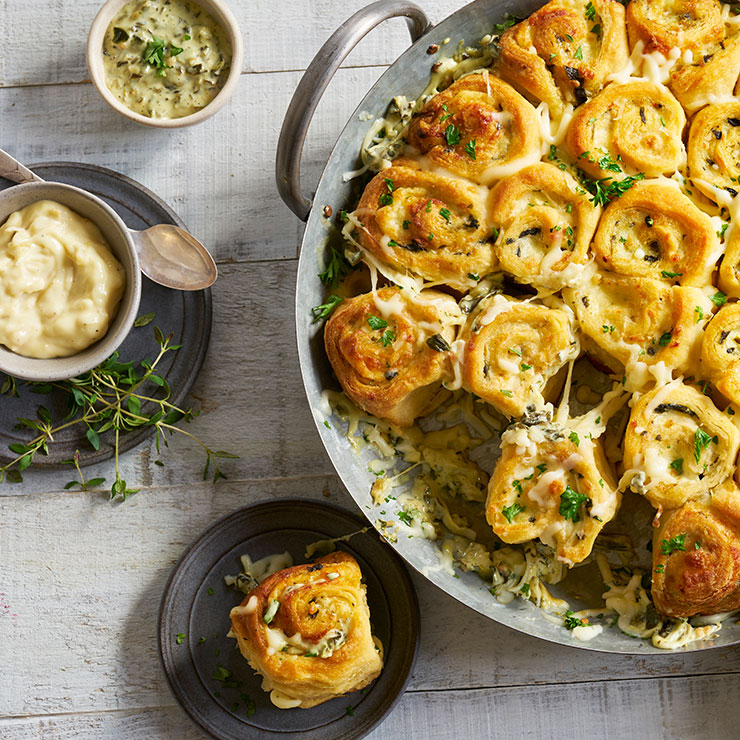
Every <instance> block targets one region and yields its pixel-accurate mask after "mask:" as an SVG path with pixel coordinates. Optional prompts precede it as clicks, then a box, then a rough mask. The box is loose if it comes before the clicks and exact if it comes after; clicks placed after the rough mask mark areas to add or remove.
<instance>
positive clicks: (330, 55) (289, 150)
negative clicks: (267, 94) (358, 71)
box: [275, 0, 429, 221]
mask: <svg viewBox="0 0 740 740" xmlns="http://www.w3.org/2000/svg"><path fill="white" fill-rule="evenodd" d="M398 16H403V17H405V18H406V22H407V23H408V26H409V33H410V34H411V40H412V41H416V40H417V39H418V38H419V37H420V36H421V35H422V34H423V33H424V32H425V31H426V30H427V28H428V27H429V19H428V18H427V17H426V15H425V13H424V11H423V10H422V9H421V8H420V7H419V6H418V5H415V4H414V3H412V2H407V0H377V2H374V3H372V4H370V5H368V6H367V7H365V8H363V9H362V10H360V11H358V12H357V13H355V14H354V15H353V16H352V17H351V18H349V19H348V20H346V21H345V22H344V23H343V24H342V25H341V26H340V27H339V28H338V29H337V30H336V31H335V32H334V33H333V34H332V35H331V37H330V38H329V40H328V41H327V42H326V43H325V44H324V45H323V46H322V47H321V49H319V52H318V53H317V54H316V56H315V57H314V58H313V60H312V61H311V63H310V64H309V65H308V68H307V69H306V71H305V73H304V74H303V77H302V78H301V81H300V83H298V87H297V88H296V91H295V93H293V99H292V100H291V101H290V105H289V106H288V112H287V113H286V114H285V120H284V121H283V127H282V129H281V130H280V138H279V140H278V145H277V159H276V162H275V179H276V180H277V188H278V192H279V193H280V197H281V198H282V199H283V200H284V201H285V204H286V205H287V206H288V208H290V210H291V211H293V213H295V215H296V216H298V218H300V219H301V221H307V220H308V214H309V213H310V211H311V205H312V203H311V200H309V199H308V198H306V196H304V195H303V193H302V192H301V156H302V154H303V144H304V142H305V140H306V134H307V133H308V127H309V125H310V123H311V119H312V118H313V114H314V112H315V111H316V107H317V106H318V104H319V101H320V100H321V96H322V95H323V94H324V91H325V90H326V88H327V86H328V85H329V82H331V79H332V77H334V74H335V72H336V71H337V69H339V65H340V64H341V63H342V62H343V61H344V59H345V58H346V56H347V55H348V54H349V53H350V51H352V49H353V48H354V47H355V46H356V45H357V44H358V43H359V42H360V41H361V40H362V39H363V38H364V37H365V36H366V35H367V34H368V33H369V32H370V31H372V30H373V28H375V26H377V25H379V24H380V23H382V22H383V21H385V20H387V19H388V18H396V17H398Z"/></svg>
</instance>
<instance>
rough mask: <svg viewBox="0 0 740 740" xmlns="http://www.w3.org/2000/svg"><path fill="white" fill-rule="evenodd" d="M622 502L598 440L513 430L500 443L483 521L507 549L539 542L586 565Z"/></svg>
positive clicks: (548, 430)
mask: <svg viewBox="0 0 740 740" xmlns="http://www.w3.org/2000/svg"><path fill="white" fill-rule="evenodd" d="M620 501H621V497H620V494H619V493H618V491H617V486H616V483H615V481H614V478H613V476H612V472H611V468H610V467H609V464H608V463H607V461H606V458H605V457H604V452H603V449H602V447H601V442H600V440H598V439H596V440H591V439H588V438H585V437H579V436H578V435H577V434H575V433H573V432H570V431H569V430H567V429H565V428H562V427H558V426H557V425H554V424H553V425H549V426H526V425H525V424H515V425H514V426H512V427H510V428H509V429H508V430H507V431H506V432H505V433H504V435H503V437H502V445H501V457H500V458H499V460H498V462H497V463H496V468H495V470H494V471H493V475H492V476H491V480H490V483H489V485H488V498H487V500H486V519H487V520H488V523H489V524H490V525H491V527H492V528H493V531H494V532H495V533H496V534H497V535H498V536H499V537H500V538H501V539H502V540H503V541H504V542H508V543H510V544H514V543H518V542H527V541H529V540H534V539H540V540H541V541H542V542H543V543H545V544H546V545H549V546H550V547H552V548H553V549H554V550H555V553H556V555H557V557H558V559H559V560H561V561H562V562H565V563H567V564H568V565H573V564H575V563H580V562H581V561H583V560H585V559H586V558H587V557H588V555H589V553H590V552H591V549H592V547H593V543H594V540H595V539H596V536H597V535H598V534H599V532H600V531H601V529H602V527H603V526H604V525H605V524H606V523H607V522H608V521H610V520H611V519H612V518H613V517H614V516H615V514H616V512H617V510H618V508H619V504H620Z"/></svg>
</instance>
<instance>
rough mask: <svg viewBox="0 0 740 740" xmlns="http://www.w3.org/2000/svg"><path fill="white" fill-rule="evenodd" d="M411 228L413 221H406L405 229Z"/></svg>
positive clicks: (404, 223)
mask: <svg viewBox="0 0 740 740" xmlns="http://www.w3.org/2000/svg"><path fill="white" fill-rule="evenodd" d="M409 226H411V221H405V220H404V222H403V228H404V229H408V227H409Z"/></svg>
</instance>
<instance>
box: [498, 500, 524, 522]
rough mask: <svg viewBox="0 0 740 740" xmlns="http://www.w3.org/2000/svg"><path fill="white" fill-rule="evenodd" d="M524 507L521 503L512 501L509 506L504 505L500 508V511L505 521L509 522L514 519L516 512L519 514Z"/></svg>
mask: <svg viewBox="0 0 740 740" xmlns="http://www.w3.org/2000/svg"><path fill="white" fill-rule="evenodd" d="M524 510H525V509H524V507H523V506H522V505H521V504H518V503H516V502H515V503H513V504H512V505H511V506H504V508H503V509H501V513H502V514H503V515H504V516H505V517H506V521H508V522H509V524H511V523H512V522H513V521H514V517H515V516H516V515H517V514H521V513H522V512H523V511H524Z"/></svg>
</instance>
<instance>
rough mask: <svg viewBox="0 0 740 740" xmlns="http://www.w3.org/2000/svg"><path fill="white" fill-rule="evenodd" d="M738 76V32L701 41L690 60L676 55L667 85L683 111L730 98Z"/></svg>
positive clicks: (688, 111) (739, 67)
mask: <svg viewBox="0 0 740 740" xmlns="http://www.w3.org/2000/svg"><path fill="white" fill-rule="evenodd" d="M738 77H740V35H738V34H735V35H734V36H727V37H726V38H724V39H720V40H719V41H717V42H712V43H709V44H705V45H704V46H703V47H702V48H701V49H699V50H698V51H696V52H694V54H693V58H692V60H691V61H690V62H688V63H684V62H683V60H682V59H679V62H678V64H676V66H675V67H674V68H673V69H672V70H671V73H670V77H669V83H668V85H669V87H670V89H671V92H672V93H673V94H674V95H675V96H676V98H678V101H679V103H681V105H682V106H683V107H684V109H685V110H686V112H687V113H690V114H691V113H695V112H696V111H698V110H699V109H700V108H703V107H704V106H705V105H707V104H708V103H712V102H716V101H718V100H726V99H727V98H731V97H732V95H733V92H734V91H735V88H736V85H737V82H738Z"/></svg>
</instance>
